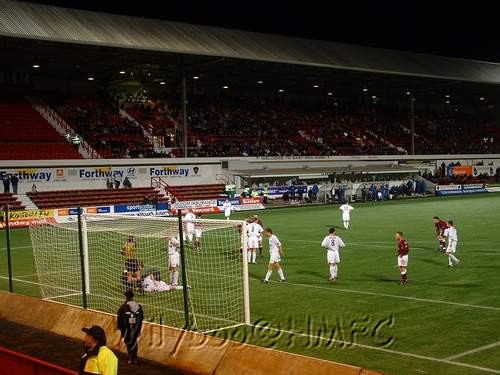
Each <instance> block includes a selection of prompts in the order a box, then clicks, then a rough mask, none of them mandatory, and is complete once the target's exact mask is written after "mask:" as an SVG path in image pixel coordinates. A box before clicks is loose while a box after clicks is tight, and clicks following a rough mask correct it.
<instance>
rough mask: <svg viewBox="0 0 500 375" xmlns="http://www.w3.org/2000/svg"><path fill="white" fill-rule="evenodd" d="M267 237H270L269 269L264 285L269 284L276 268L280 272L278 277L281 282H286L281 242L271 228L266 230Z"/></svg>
mask: <svg viewBox="0 0 500 375" xmlns="http://www.w3.org/2000/svg"><path fill="white" fill-rule="evenodd" d="M265 233H266V236H268V237H269V265H268V267H267V273H266V277H265V278H264V280H262V281H263V282H264V283H268V282H269V278H270V277H271V275H272V273H273V268H276V270H277V271H278V275H279V276H280V282H284V281H285V275H283V269H282V268H281V265H280V262H281V255H283V249H282V248H281V242H280V240H279V239H278V237H276V236H275V235H274V234H273V230H272V229H271V228H267V229H266V232H265Z"/></svg>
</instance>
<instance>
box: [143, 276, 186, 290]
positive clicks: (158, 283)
mask: <svg viewBox="0 0 500 375" xmlns="http://www.w3.org/2000/svg"><path fill="white" fill-rule="evenodd" d="M143 287H144V291H145V292H168V291H169V290H180V289H182V286H181V285H178V286H173V285H168V284H167V283H166V282H165V281H163V280H161V279H160V277H159V273H158V271H150V272H149V274H148V276H146V277H145V278H144V281H143Z"/></svg>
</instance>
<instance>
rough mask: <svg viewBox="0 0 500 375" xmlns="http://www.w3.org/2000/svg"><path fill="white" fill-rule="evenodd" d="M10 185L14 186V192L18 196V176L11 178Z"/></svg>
mask: <svg viewBox="0 0 500 375" xmlns="http://www.w3.org/2000/svg"><path fill="white" fill-rule="evenodd" d="M10 183H11V184H12V192H13V193H14V194H17V184H18V183H19V177H17V175H15V174H12V175H11V176H10Z"/></svg>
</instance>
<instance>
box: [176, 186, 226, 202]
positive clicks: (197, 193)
mask: <svg viewBox="0 0 500 375" xmlns="http://www.w3.org/2000/svg"><path fill="white" fill-rule="evenodd" d="M167 190H168V191H169V192H170V193H171V194H172V195H173V196H174V197H176V198H177V199H179V200H204V199H217V198H221V197H223V196H224V191H225V186H224V185H223V184H206V185H178V186H169V187H168V188H167Z"/></svg>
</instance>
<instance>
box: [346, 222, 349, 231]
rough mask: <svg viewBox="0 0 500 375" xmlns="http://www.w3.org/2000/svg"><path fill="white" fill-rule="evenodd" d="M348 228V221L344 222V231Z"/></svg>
mask: <svg viewBox="0 0 500 375" xmlns="http://www.w3.org/2000/svg"><path fill="white" fill-rule="evenodd" d="M348 228H349V222H348V221H346V222H345V229H348Z"/></svg>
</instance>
